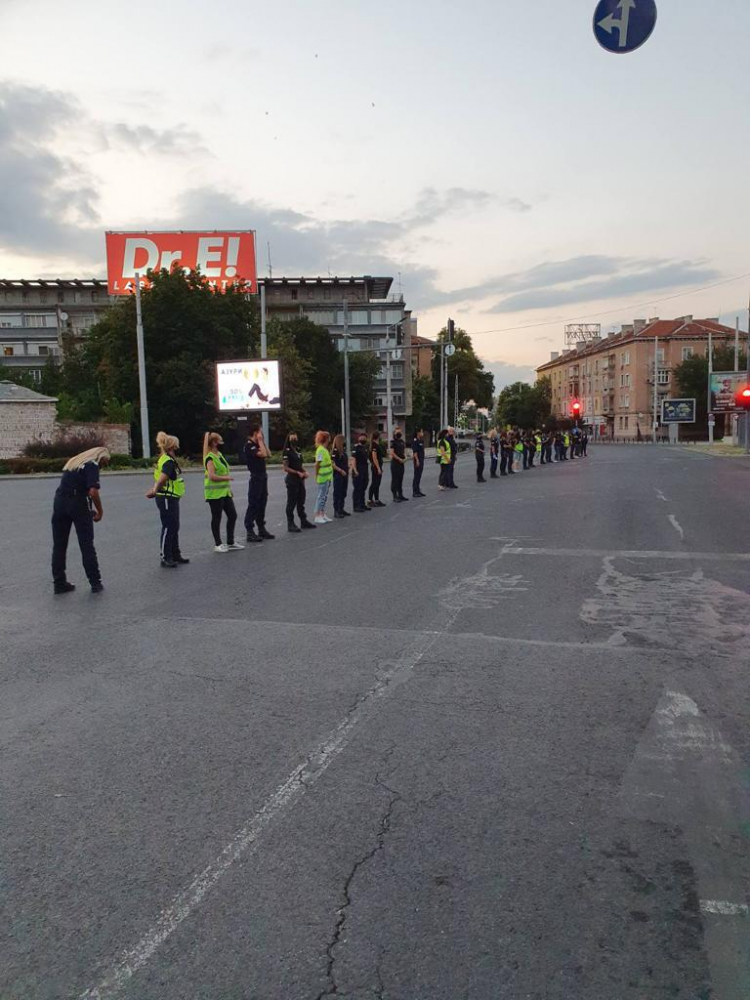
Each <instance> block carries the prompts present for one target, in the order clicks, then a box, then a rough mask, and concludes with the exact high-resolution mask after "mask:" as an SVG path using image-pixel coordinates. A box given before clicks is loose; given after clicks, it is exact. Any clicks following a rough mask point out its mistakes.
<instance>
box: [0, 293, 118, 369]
mask: <svg viewBox="0 0 750 1000" xmlns="http://www.w3.org/2000/svg"><path fill="white" fill-rule="evenodd" d="M113 302H114V299H113V298H111V297H110V295H109V294H108V293H107V282H106V281H98V280H96V279H92V280H85V281H84V280H69V281H68V280H62V279H55V280H50V281H44V280H41V279H39V280H35V281H31V280H17V281H9V280H2V279H0V365H4V366H6V367H8V368H15V369H21V370H23V371H25V372H28V373H29V374H30V375H31V377H32V378H33V379H34V380H35V381H37V382H38V381H39V380H40V379H41V377H42V370H43V368H44V366H45V364H47V361H48V359H49V358H50V357H51V358H52V359H53V360H54V359H59V358H60V356H61V352H62V341H63V337H64V336H72V337H73V338H74V339H75V340H80V339H82V338H83V337H85V336H86V331H87V330H88V329H89V327H91V326H93V325H94V323H96V321H97V320H98V319H99V318H100V316H101V314H102V312H104V311H105V310H106V309H108V308H109V307H110V305H111V304H112V303H113Z"/></svg>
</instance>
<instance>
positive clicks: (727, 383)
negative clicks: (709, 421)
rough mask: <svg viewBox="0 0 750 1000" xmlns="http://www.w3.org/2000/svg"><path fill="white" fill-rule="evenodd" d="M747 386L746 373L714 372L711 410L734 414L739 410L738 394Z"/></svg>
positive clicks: (712, 376) (712, 375)
mask: <svg viewBox="0 0 750 1000" xmlns="http://www.w3.org/2000/svg"><path fill="white" fill-rule="evenodd" d="M746 384H747V373H746V372H712V373H711V410H712V411H713V412H714V413H733V412H734V411H735V410H736V409H737V408H738V407H737V400H736V396H737V393H738V392H739V391H740V389H742V388H743V387H744V386H745V385H746Z"/></svg>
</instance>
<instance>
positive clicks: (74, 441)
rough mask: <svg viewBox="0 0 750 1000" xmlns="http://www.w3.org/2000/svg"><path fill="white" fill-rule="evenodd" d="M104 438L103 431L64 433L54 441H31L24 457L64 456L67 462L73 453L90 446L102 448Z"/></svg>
mask: <svg viewBox="0 0 750 1000" xmlns="http://www.w3.org/2000/svg"><path fill="white" fill-rule="evenodd" d="M103 445H104V438H103V437H102V434H101V432H99V433H97V432H96V431H93V430H91V431H82V432H81V433H76V434H65V433H62V434H60V435H59V436H57V437H55V438H54V439H53V440H52V441H43V440H36V441H30V442H29V443H28V444H27V445H26V447H25V448H24V449H23V456H24V458H62V459H63V460H64V461H65V462H67V461H68V459H69V458H71V457H72V456H73V455H80V454H81V452H82V451H88V450H89V448H101V447H103Z"/></svg>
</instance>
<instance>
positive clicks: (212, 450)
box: [203, 432, 245, 552]
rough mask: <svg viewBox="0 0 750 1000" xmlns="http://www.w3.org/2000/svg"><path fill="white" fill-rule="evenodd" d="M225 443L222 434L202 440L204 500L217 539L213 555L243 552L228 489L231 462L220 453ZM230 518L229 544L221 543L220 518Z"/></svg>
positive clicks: (228, 529)
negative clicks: (235, 533) (216, 553)
mask: <svg viewBox="0 0 750 1000" xmlns="http://www.w3.org/2000/svg"><path fill="white" fill-rule="evenodd" d="M223 444H224V442H223V441H222V439H221V434H216V433H215V432H214V433H210V434H209V433H207V434H206V436H205V437H204V438H203V472H204V476H203V496H204V497H205V498H206V503H207V504H208V506H209V507H210V508H211V533H212V534H213V536H214V544H215V546H216V547H215V548H214V552H237V551H239V550H240V549H244V548H245V546H244V545H239V544H238V543H237V542H235V540H234V526H235V524H236V523H237V510H236V508H235V506H234V500H233V499H232V488H231V486H230V485H229V484H230V483H231V481H232V477H231V476H230V475H229V462H227V460H226V459H225V458H224V456H223V455H222V453H221V452H220V451H219V449H220V448H221V447H222V445H223ZM222 514H226V515H227V540H226V544H224V543H223V542H222V540H221V515H222Z"/></svg>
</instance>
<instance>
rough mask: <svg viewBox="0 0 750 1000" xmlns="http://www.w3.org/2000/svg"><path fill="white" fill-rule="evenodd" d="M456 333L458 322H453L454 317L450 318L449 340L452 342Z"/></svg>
mask: <svg viewBox="0 0 750 1000" xmlns="http://www.w3.org/2000/svg"><path fill="white" fill-rule="evenodd" d="M455 334H456V324H455V323H454V322H453V320H452V319H449V320H448V340H449V341H450V342H452V341H453V338H454V336H455Z"/></svg>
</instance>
